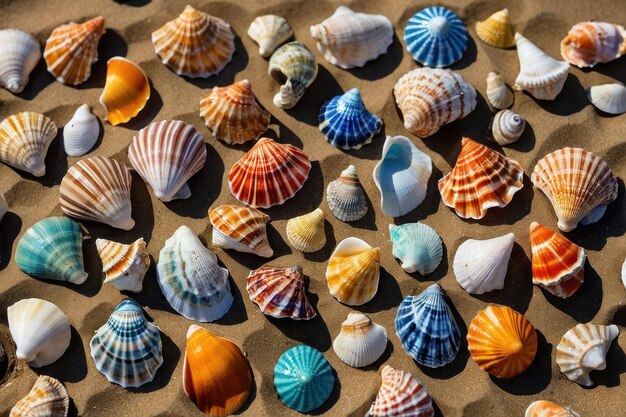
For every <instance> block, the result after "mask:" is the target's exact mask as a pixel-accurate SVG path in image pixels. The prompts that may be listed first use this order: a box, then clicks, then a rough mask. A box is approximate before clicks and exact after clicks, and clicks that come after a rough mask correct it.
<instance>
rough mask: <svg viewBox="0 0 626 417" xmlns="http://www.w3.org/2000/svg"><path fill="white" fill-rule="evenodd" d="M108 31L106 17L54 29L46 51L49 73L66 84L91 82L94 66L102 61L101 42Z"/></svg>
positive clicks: (45, 57) (71, 23)
mask: <svg viewBox="0 0 626 417" xmlns="http://www.w3.org/2000/svg"><path fill="white" fill-rule="evenodd" d="M104 32H105V30H104V17H102V16H98V17H94V18H93V19H91V20H88V21H86V22H85V23H80V24H77V23H74V22H70V23H68V24H66V25H61V26H59V27H57V28H56V29H54V30H53V31H52V33H51V34H50V37H49V38H48V40H47V41H46V47H45V49H44V52H43V58H44V59H45V60H46V65H47V66H48V71H49V72H50V73H51V74H52V75H54V77H55V78H56V79H57V81H58V82H60V83H62V84H69V85H78V84H81V83H83V82H85V81H87V79H88V78H89V76H90V75H91V65H92V64H93V63H94V62H96V61H97V60H98V42H100V38H101V37H102V35H103V34H104Z"/></svg>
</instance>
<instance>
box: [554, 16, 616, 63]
mask: <svg viewBox="0 0 626 417" xmlns="http://www.w3.org/2000/svg"><path fill="white" fill-rule="evenodd" d="M625 39H626V30H625V29H624V26H621V25H614V24H612V23H603V22H582V23H578V24H576V25H574V26H572V28H571V29H570V30H569V32H568V34H567V36H566V37H565V39H563V40H562V41H561V55H562V56H563V59H565V60H566V61H567V62H569V63H570V64H572V65H576V66H577V67H579V68H584V67H593V66H594V65H596V64H601V63H605V62H609V61H613V60H614V59H617V58H619V57H620V56H622V55H624V54H626V40H625Z"/></svg>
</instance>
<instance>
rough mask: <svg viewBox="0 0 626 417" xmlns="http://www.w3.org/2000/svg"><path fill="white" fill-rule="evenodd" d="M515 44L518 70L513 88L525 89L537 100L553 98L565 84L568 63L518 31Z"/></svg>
mask: <svg viewBox="0 0 626 417" xmlns="http://www.w3.org/2000/svg"><path fill="white" fill-rule="evenodd" d="M515 44H516V45H517V57H518V58H519V65H520V70H519V75H518V76H517V78H516V79H515V85H513V88H514V89H515V90H518V91H522V90H526V91H528V92H529V93H530V94H532V95H533V96H534V97H535V98H538V99H539V100H554V99H555V98H556V96H558V95H559V93H560V92H561V90H562V89H563V86H564V85H565V80H566V79H567V74H568V72H569V64H568V63H567V62H565V61H557V60H556V59H554V58H552V57H551V56H550V55H548V54H546V53H545V52H543V51H542V50H541V49H539V48H538V47H537V46H536V45H535V44H533V43H532V42H531V41H529V40H528V39H526V38H525V37H523V36H522V35H521V34H519V33H516V34H515Z"/></svg>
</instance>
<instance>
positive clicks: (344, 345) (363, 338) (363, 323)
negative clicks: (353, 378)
mask: <svg viewBox="0 0 626 417" xmlns="http://www.w3.org/2000/svg"><path fill="white" fill-rule="evenodd" d="M386 348H387V330H385V328H384V327H383V326H381V325H379V324H376V323H374V322H373V321H372V319H370V318H369V317H367V316H366V315H365V314H363V313H358V312H356V311H352V312H350V313H349V314H348V318H347V319H346V320H345V321H344V322H343V323H341V332H340V333H339V334H338V335H337V337H336V338H335V340H334V341H333V350H334V351H335V354H336V355H337V356H338V357H339V359H341V360H342V362H344V363H345V364H347V365H349V366H353V367H355V368H361V367H363V366H367V365H371V364H372V363H374V362H376V361H377V360H378V359H379V358H380V357H381V356H382V354H383V353H385V349H386Z"/></svg>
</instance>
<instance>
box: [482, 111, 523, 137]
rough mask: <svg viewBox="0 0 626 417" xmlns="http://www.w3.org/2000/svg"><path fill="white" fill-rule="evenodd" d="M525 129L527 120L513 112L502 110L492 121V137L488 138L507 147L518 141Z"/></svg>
mask: <svg viewBox="0 0 626 417" xmlns="http://www.w3.org/2000/svg"><path fill="white" fill-rule="evenodd" d="M525 128H526V120H524V118H523V117H522V116H520V115H519V114H517V113H515V112H514V111H511V110H500V111H499V112H498V113H496V115H495V116H494V117H493V119H492V120H491V124H490V130H491V136H487V138H488V139H490V140H494V141H495V142H497V143H498V145H501V146H506V145H509V144H511V143H513V142H515V141H516V140H518V139H519V138H520V136H522V133H524V129H525Z"/></svg>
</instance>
